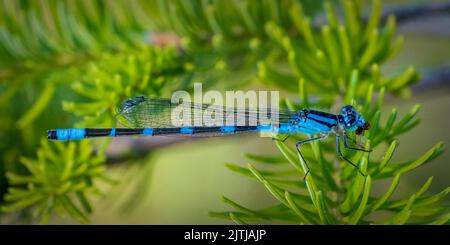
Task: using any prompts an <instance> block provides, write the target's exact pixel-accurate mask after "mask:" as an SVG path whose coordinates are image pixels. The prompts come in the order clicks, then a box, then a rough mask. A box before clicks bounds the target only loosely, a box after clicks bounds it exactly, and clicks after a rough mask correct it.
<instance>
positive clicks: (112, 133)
mask: <svg viewBox="0 0 450 245" xmlns="http://www.w3.org/2000/svg"><path fill="white" fill-rule="evenodd" d="M109 136H111V137H114V136H116V128H112V129H111V132H110V133H109Z"/></svg>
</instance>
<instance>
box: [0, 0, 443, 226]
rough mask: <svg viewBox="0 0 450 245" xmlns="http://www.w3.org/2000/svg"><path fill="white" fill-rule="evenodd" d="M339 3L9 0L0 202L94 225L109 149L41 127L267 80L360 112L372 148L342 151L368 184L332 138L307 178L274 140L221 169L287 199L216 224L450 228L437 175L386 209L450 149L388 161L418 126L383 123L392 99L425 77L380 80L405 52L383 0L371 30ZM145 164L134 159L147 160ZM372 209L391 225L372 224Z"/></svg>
mask: <svg viewBox="0 0 450 245" xmlns="http://www.w3.org/2000/svg"><path fill="white" fill-rule="evenodd" d="M341 3H342V4H341V5H339V6H337V5H338V4H334V2H332V1H309V0H299V1H297V0H286V1H272V0H262V1H251V0H248V1H223V0H202V1H183V0H174V1H144V0H137V1H131V2H130V1H124V0H119V1H102V0H97V1H31V2H30V1H8V0H2V1H1V5H2V8H0V80H1V81H2V83H0V109H1V110H2V120H1V122H0V132H1V134H2V142H1V143H0V161H1V162H0V166H1V167H0V175H1V176H7V177H8V183H6V182H5V179H4V178H3V179H1V177H0V194H3V192H5V191H6V190H7V191H8V193H7V194H5V195H2V196H3V199H4V200H3V203H2V204H1V211H2V212H15V211H23V210H29V209H31V210H33V214H34V217H36V218H38V219H39V220H41V222H43V223H45V222H47V221H48V219H49V218H50V217H51V215H52V214H53V213H57V214H59V215H61V216H63V215H64V214H69V216H70V217H72V218H74V219H76V220H77V221H79V222H87V221H88V215H89V213H90V212H91V207H90V204H89V201H88V196H89V195H90V194H98V193H99V191H98V187H97V185H96V183H95V180H96V179H106V178H105V177H104V175H105V173H104V169H106V165H105V164H107V162H106V160H105V159H106V155H105V152H104V151H105V149H106V148H107V146H108V144H109V141H108V140H106V141H98V142H101V143H102V144H101V145H98V146H96V147H94V146H92V145H91V142H90V141H82V142H77V143H69V144H62V143H54V142H51V143H50V142H47V141H46V140H44V139H42V138H43V136H44V134H43V133H42V132H45V130H46V129H48V128H54V127H58V128H59V127H64V126H73V125H75V126H80V127H81V126H86V127H87V126H90V127H108V126H114V125H115V124H116V115H115V108H116V106H117V105H118V104H119V102H120V101H122V100H123V99H125V98H127V97H131V96H135V95H142V94H144V95H156V96H165V95H167V94H168V93H169V92H171V91H173V90H176V89H185V90H186V89H187V90H188V89H189V88H190V87H191V84H192V82H193V81H201V82H203V87H204V88H206V89H207V88H208V87H212V86H216V87H217V86H222V87H224V88H229V87H231V88H237V87H240V86H245V85H247V84H249V83H250V82H254V83H258V82H259V81H261V82H263V83H265V84H266V85H269V86H271V87H275V88H277V89H280V90H284V91H286V95H287V96H286V97H287V98H288V97H289V96H294V97H296V98H298V99H294V100H293V102H292V101H291V100H289V99H286V105H287V106H289V107H292V108H293V109H298V108H301V107H321V108H322V109H330V110H333V109H335V107H336V106H337V107H339V106H340V105H342V104H353V105H355V106H356V107H357V108H358V109H359V111H360V112H361V113H362V114H363V115H364V116H365V118H366V119H368V120H369V121H370V122H371V124H372V128H371V129H370V130H369V131H368V134H367V135H366V141H365V146H366V148H372V149H376V151H375V152H374V153H361V152H357V153H356V152H352V151H345V152H344V154H345V155H346V156H347V157H349V158H350V159H351V160H352V161H353V162H356V163H359V168H360V170H361V171H362V172H364V173H366V174H367V175H366V176H361V175H359V174H358V171H356V170H355V169H354V168H353V167H352V166H348V164H345V162H341V161H338V160H337V157H336V155H335V148H334V142H331V141H330V142H316V143H313V144H311V145H310V146H307V145H305V146H304V147H303V146H302V147H303V148H302V152H304V155H305V159H306V161H308V163H309V165H310V167H311V173H310V174H309V175H308V177H307V178H306V180H305V181H303V176H304V173H305V171H304V169H305V164H304V163H303V162H301V161H299V159H298V156H297V153H296V150H295V149H293V148H292V145H294V142H293V141H288V142H286V143H280V142H276V147H278V149H279V151H280V154H278V155H276V156H262V155H258V154H246V156H247V157H248V159H249V160H250V161H252V162H258V165H256V164H251V165H250V164H249V165H248V167H247V168H245V167H242V166H239V165H236V164H229V163H227V164H226V166H227V168H229V169H230V170H232V171H234V172H237V173H240V174H243V175H245V176H247V177H250V178H252V179H254V180H257V181H259V182H261V183H262V184H263V185H264V186H265V187H266V188H267V190H268V191H269V192H270V193H271V194H272V195H273V196H274V198H275V199H276V200H278V202H279V203H278V204H277V205H275V206H273V207H268V208H265V209H262V210H252V209H249V208H246V207H243V206H241V205H239V204H237V203H236V202H234V201H232V200H230V199H228V198H226V197H224V198H223V201H224V202H225V203H227V204H228V205H230V206H231V207H232V208H233V209H234V211H230V212H221V213H217V212H216V213H212V215H213V216H216V217H222V218H227V219H231V220H233V221H234V222H236V223H238V224H246V223H249V222H260V221H273V222H282V223H296V224H297V223H301V224H342V223H345V224H369V223H370V224H372V223H393V224H402V223H408V224H409V223H433V224H442V223H446V222H448V219H449V215H448V207H445V206H443V205H440V203H439V201H440V200H442V199H443V198H445V197H446V196H447V194H448V191H449V189H448V188H447V189H446V190H444V191H443V192H441V193H438V194H436V195H427V193H426V191H427V189H428V187H429V186H430V185H431V182H432V178H430V179H429V180H427V182H426V183H425V184H424V186H423V187H422V188H421V189H419V190H418V191H417V192H415V193H414V194H412V195H411V196H410V197H404V198H403V199H399V200H391V196H392V195H393V193H394V191H395V189H396V186H397V185H398V183H399V181H400V177H402V176H403V175H404V174H405V173H407V172H409V171H411V170H414V169H416V168H418V167H420V166H422V165H424V164H427V163H429V162H431V161H432V160H433V159H435V158H436V157H438V156H439V155H440V154H441V153H442V152H443V150H444V146H443V144H442V143H438V144H436V145H435V146H434V147H433V148H431V149H430V150H428V151H427V152H426V153H424V154H423V155H422V156H421V157H419V158H417V159H413V160H408V161H402V162H392V160H391V159H392V156H393V155H394V153H395V150H396V149H397V147H398V145H399V143H398V140H397V139H396V138H397V137H398V136H399V135H401V134H404V133H406V132H408V131H409V130H411V129H412V128H414V127H415V126H416V125H417V124H418V123H419V120H420V119H419V118H418V111H419V109H420V106H419V105H417V106H415V107H413V108H411V110H410V111H409V112H408V113H407V114H406V115H404V116H403V117H402V118H401V119H397V117H398V115H397V110H396V109H393V110H392V111H391V113H390V114H389V115H388V116H387V119H386V120H382V118H384V115H383V116H382V113H381V111H382V109H383V102H384V96H385V94H394V95H400V96H402V97H404V98H407V97H408V96H409V93H410V91H409V86H410V85H411V84H413V83H414V82H416V81H418V80H419V75H418V73H417V72H416V70H415V69H414V68H412V67H410V68H408V69H406V71H404V72H402V73H400V74H397V75H395V76H390V77H387V76H384V75H383V74H382V72H381V71H380V66H381V64H382V63H383V62H385V61H386V60H388V59H389V58H390V57H392V56H393V55H395V53H396V52H397V51H398V50H399V48H400V46H401V44H402V42H403V38H402V37H396V36H395V31H396V21H395V18H394V17H393V16H391V17H389V18H388V19H387V21H386V23H385V24H384V25H383V26H381V25H380V13H381V5H380V1H379V0H374V1H372V12H371V15H370V18H368V21H367V22H363V21H362V20H361V9H362V2H361V1H357V0H342V1H341ZM322 5H323V6H324V14H325V16H326V17H327V20H328V22H327V23H326V24H324V25H321V26H318V25H317V24H315V23H314V21H313V17H314V16H313V15H314V14H316V13H317V12H318V11H320V10H321V8H322ZM339 10H342V15H343V16H344V17H345V22H341V20H340V19H339V17H338V16H339V14H338V13H340V12H339ZM158 32H168V33H175V34H176V35H177V37H172V38H173V39H174V40H172V41H171V42H173V44H172V45H166V46H164V47H161V46H159V45H158V44H157V41H156V40H155V37H156V36H157V34H158ZM295 92H297V93H295ZM30 105H31V106H30ZM354 137H355V136H354V135H353V138H354ZM295 139H299V138H298V137H295ZM384 148H386V151H385V154H384V155H383V154H381V151H382V150H383V149H384ZM418 150H419V149H418ZM36 152H37V154H36ZM36 156H37V157H36ZM150 157H151V155H143V156H141V158H142V159H134V160H136V162H140V161H142V162H148V161H147V160H146V159H149V158H150ZM126 162H127V163H128V162H129V161H126ZM18 163H20V164H18ZM143 164H144V163H143ZM146 164H151V163H146ZM260 166H261V167H260ZM149 169H151V168H149ZM5 172H7V173H6V174H5ZM138 172H139V171H138ZM142 172H144V171H142ZM145 172H147V173H148V172H150V171H145ZM389 178H392V184H391V186H390V187H389V188H388V189H387V190H386V192H385V194H383V195H382V196H380V197H374V196H372V195H371V189H373V186H374V185H377V181H379V180H380V179H389ZM136 179H148V178H147V176H145V178H136ZM136 186H138V185H136ZM136 188H137V187H136ZM136 192H139V191H136ZM378 211H388V212H390V213H392V216H391V217H389V218H388V219H386V220H383V221H373V220H371V215H372V214H373V213H374V212H378Z"/></svg>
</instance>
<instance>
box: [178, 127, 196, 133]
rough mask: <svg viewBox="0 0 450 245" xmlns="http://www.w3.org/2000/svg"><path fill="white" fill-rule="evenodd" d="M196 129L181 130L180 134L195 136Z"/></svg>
mask: <svg viewBox="0 0 450 245" xmlns="http://www.w3.org/2000/svg"><path fill="white" fill-rule="evenodd" d="M193 133H194V129H193V128H181V129H180V134H193Z"/></svg>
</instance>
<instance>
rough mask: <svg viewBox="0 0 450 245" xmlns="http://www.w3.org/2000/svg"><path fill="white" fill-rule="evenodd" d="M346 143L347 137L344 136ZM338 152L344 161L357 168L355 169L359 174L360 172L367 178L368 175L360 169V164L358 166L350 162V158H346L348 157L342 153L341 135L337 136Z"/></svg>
mask: <svg viewBox="0 0 450 245" xmlns="http://www.w3.org/2000/svg"><path fill="white" fill-rule="evenodd" d="M344 135H345V134H344ZM344 141H345V136H344ZM336 150H337V153H338V155H339V157H340V158H341V159H342V160H344V161H346V162H348V163H349V164H350V165H352V166H353V167H355V168H356V169H357V170H358V172H359V173H360V174H361V175H362V176H366V175H365V174H364V173H363V172H362V171H361V170H360V169H359V164H358V165H356V164H354V163H353V162H352V161H350V160H349V159H348V158H346V157H345V156H344V155H343V154H342V152H341V140H340V135H339V134H338V133H337V134H336Z"/></svg>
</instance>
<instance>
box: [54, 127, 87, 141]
mask: <svg viewBox="0 0 450 245" xmlns="http://www.w3.org/2000/svg"><path fill="white" fill-rule="evenodd" d="M56 138H57V139H58V140H80V139H84V138H86V130H85V129H84V128H68V129H58V130H56Z"/></svg>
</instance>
